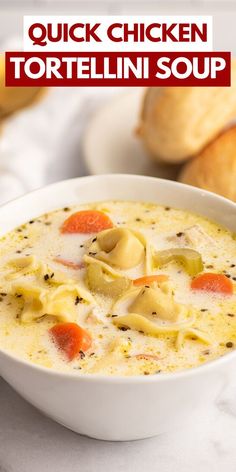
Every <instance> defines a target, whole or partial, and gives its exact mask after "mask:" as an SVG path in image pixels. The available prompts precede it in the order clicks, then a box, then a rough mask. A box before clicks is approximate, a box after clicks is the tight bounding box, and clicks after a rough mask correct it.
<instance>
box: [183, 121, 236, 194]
mask: <svg viewBox="0 0 236 472" xmlns="http://www.w3.org/2000/svg"><path fill="white" fill-rule="evenodd" d="M178 180H180V182H184V183H186V184H190V185H194V186H195V187H200V188H202V189H206V190H210V191H211V192H215V193H219V194H220V195H223V196H224V197H227V198H229V199H231V200H234V201H236V126H233V127H232V128H229V129H228V130H226V131H224V132H223V133H222V134H220V135H219V136H218V137H217V138H216V139H215V140H214V141H212V142H211V143H210V144H208V146H207V147H206V148H205V149H203V151H202V152H200V154H198V156H196V157H194V158H193V159H192V160H191V161H190V162H187V163H186V164H185V165H184V167H183V168H182V171H181V173H180V176H179V179H178Z"/></svg>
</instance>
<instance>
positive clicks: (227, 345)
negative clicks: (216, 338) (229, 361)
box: [226, 341, 234, 349]
mask: <svg viewBox="0 0 236 472" xmlns="http://www.w3.org/2000/svg"><path fill="white" fill-rule="evenodd" d="M226 347H228V348H229V349H231V348H232V347H234V344H233V343H232V342H231V341H228V342H227V343H226Z"/></svg>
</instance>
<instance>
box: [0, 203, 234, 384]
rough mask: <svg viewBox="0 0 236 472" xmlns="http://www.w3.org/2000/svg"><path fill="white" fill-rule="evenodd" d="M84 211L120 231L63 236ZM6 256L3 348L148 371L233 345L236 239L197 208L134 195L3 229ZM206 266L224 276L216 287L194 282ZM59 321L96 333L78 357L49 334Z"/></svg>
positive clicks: (1, 293)
mask: <svg viewBox="0 0 236 472" xmlns="http://www.w3.org/2000/svg"><path fill="white" fill-rule="evenodd" d="M84 210H96V211H99V212H102V213H103V214H104V215H106V216H107V217H108V220H109V221H110V222H112V225H113V227H110V228H109V227H108V228H107V229H105V230H102V231H101V232H97V231H96V232H94V233H81V232H77V233H70V232H63V231H62V228H63V227H64V226H63V225H65V220H67V221H68V218H69V217H70V216H71V215H74V213H76V212H80V211H84ZM108 226H109V225H108ZM114 248H115V250H114ZM168 249H170V250H171V251H172V253H170V255H171V257H170V258H169V260H168V258H167V259H165V258H166V253H163V251H166V250H168ZM173 250H174V252H173ZM176 250H178V251H180V252H178V251H177V252H176ZM186 250H190V251H191V252H190V253H188V252H186ZM163 254H164V256H163ZM176 254H177V255H178V257H177V256H176ZM167 255H168V254H167ZM179 255H180V256H179ZM172 256H173V257H172ZM163 257H164V259H163ZM186 258H187V262H186ZM0 259H1V275H0V347H1V348H3V349H5V350H7V351H9V352H11V353H12V354H14V355H16V356H17V357H19V358H21V359H25V360H27V361H31V362H33V363H34V364H38V365H41V366H44V367H48V368H52V369H56V370H58V371H71V372H72V371H74V372H75V371H77V372H78V375H79V374H80V373H99V374H107V375H124V376H132V375H149V374H158V373H160V372H175V371H179V370H183V369H188V368H192V367H196V366H199V365H201V364H203V363H205V362H207V361H210V360H212V359H215V358H217V357H220V356H222V355H224V354H226V353H228V352H230V351H231V350H232V349H234V347H235V345H236V295H235V283H236V242H235V240H234V236H233V235H232V234H231V233H230V232H229V231H227V230H226V229H224V228H222V227H220V226H218V225H217V224H215V223H213V222H210V221H208V220H207V219H205V218H203V217H200V216H198V215H195V214H192V213H189V212H185V211H181V210H176V209H172V208H169V207H163V206H158V205H154V204H148V203H147V204H145V203H137V202H117V201H114V202H113V201H107V202H102V203H94V204H88V205H80V206H76V207H74V206H73V207H71V208H64V209H61V210H58V211H54V212H52V213H49V214H46V215H42V216H40V217H39V218H36V219H34V220H32V221H29V222H28V223H26V224H24V225H22V226H21V227H19V228H16V229H15V230H14V231H12V232H10V233H8V234H7V235H6V236H4V237H3V238H2V239H1V243H0ZM192 259H193V260H192ZM160 261H161V262H160ZM65 264H66V265H65ZM205 273H209V274H215V275H220V276H222V277H223V279H222V282H221V279H220V282H219V283H220V290H216V289H215V288H214V290H209V285H208V286H207V287H205V288H204V289H203V288H202V287H200V289H199V287H198V286H197V288H196V286H194V284H193V281H195V282H196V281H198V280H200V279H201V277H200V276H201V275H202V274H205ZM158 274H159V275H161V276H162V277H160V278H159V279H156V280H154V279H150V278H149V279H146V278H145V280H144V281H143V282H142V281H139V282H137V281H136V282H135V283H134V282H133V281H134V280H136V279H138V278H141V277H144V276H145V277H149V276H150V275H152V276H154V275H158ZM164 276H165V277H164ZM210 277H212V275H211V276H210ZM213 279H214V276H213ZM201 283H202V282H201ZM211 283H213V282H212V281H211ZM217 283H218V282H217ZM109 284H110V285H109ZM222 284H223V285H222ZM213 285H214V284H213ZM214 287H215V285H214ZM222 287H223V289H222ZM210 288H211V287H210ZM221 289H222V290H221ZM62 323H76V324H77V325H79V326H80V327H81V328H83V329H84V330H86V332H87V333H88V334H89V336H90V339H91V344H90V345H89V346H87V347H86V349H85V350H83V349H81V350H79V352H78V353H77V354H76V355H73V358H70V359H68V356H66V355H65V352H64V350H63V349H60V348H59V346H58V344H57V343H56V342H55V337H53V336H52V334H51V333H52V331H51V328H53V327H55V326H57V325H58V324H62Z"/></svg>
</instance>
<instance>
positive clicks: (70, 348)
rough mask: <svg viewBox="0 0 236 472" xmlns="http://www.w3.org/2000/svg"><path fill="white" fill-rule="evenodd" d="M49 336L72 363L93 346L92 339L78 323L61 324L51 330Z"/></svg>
mask: <svg viewBox="0 0 236 472" xmlns="http://www.w3.org/2000/svg"><path fill="white" fill-rule="evenodd" d="M49 334H50V336H51V338H52V340H53V342H54V343H55V344H56V346H57V348H58V349H59V350H60V351H62V352H63V353H64V354H65V356H66V358H67V359H68V361H72V360H73V359H74V358H75V357H76V356H77V355H78V354H79V353H80V351H82V352H84V351H87V350H88V349H89V348H90V347H91V345H92V337H91V336H90V334H89V333H88V331H86V330H85V329H83V328H81V326H79V325H77V324H76V323H60V324H57V325H55V326H53V327H52V328H50V330H49Z"/></svg>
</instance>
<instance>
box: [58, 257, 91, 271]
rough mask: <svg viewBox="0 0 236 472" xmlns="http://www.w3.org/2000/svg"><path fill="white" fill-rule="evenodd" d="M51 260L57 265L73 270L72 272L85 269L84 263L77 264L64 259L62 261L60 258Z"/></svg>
mask: <svg viewBox="0 0 236 472" xmlns="http://www.w3.org/2000/svg"><path fill="white" fill-rule="evenodd" d="M53 260H54V261H55V262H57V263H58V264H62V265H63V266H65V267H70V268H71V269H74V270H79V269H83V268H84V267H85V264H84V262H78V263H77V262H73V261H67V260H66V259H62V258H61V257H55V258H54V259H53Z"/></svg>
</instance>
